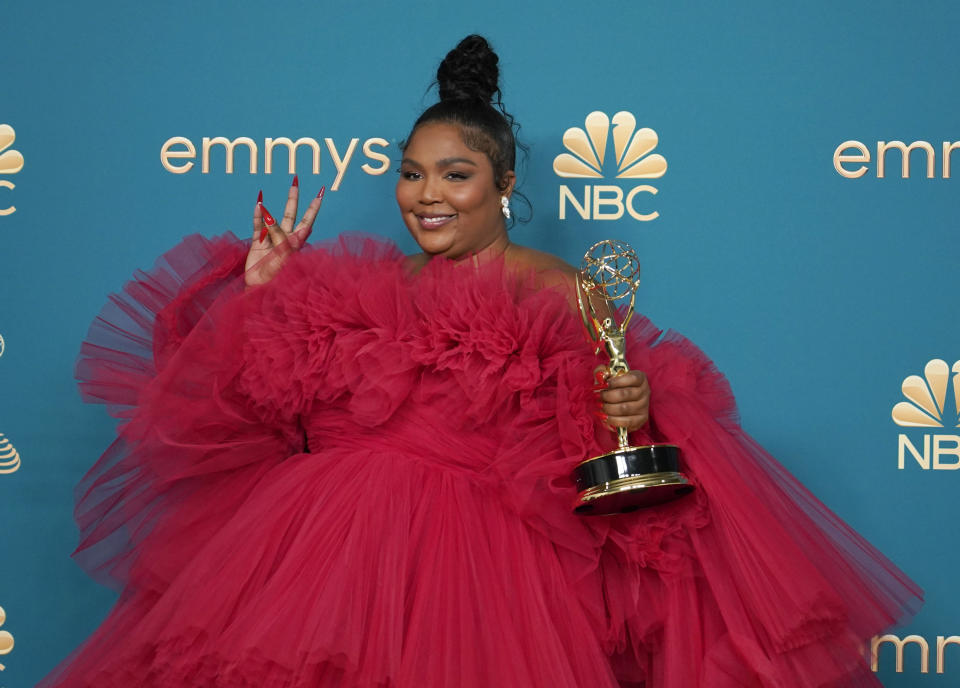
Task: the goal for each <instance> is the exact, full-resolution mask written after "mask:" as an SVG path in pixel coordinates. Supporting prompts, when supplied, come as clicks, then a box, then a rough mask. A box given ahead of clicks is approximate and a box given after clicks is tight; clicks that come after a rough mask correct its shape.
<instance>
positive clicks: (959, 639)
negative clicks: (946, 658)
mask: <svg viewBox="0 0 960 688" xmlns="http://www.w3.org/2000/svg"><path fill="white" fill-rule="evenodd" d="M947 645H960V635H951V636H949V637H947V638H944V637H943V636H942V635H938V636H937V673H938V674H942V673H943V672H944V667H943V651H944V650H945V649H946V647H947Z"/></svg>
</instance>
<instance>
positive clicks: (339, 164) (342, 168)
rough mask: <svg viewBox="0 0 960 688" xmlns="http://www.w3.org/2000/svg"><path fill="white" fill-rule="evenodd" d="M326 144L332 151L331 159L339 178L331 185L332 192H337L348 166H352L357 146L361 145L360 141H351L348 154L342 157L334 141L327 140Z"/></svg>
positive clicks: (354, 139)
mask: <svg viewBox="0 0 960 688" xmlns="http://www.w3.org/2000/svg"><path fill="white" fill-rule="evenodd" d="M323 141H324V143H326V144H327V150H328V151H330V157H331V158H332V159H333V164H334V166H335V167H336V168H337V178H336V179H334V180H333V184H331V185H330V190H331V191H336V190H337V189H339V188H340V182H341V181H342V180H343V175H344V174H346V172H347V166H348V165H350V158H352V157H353V151H354V150H356V148H357V144H358V143H360V139H358V138H352V139H350V145H349V146H348V147H347V154H346V155H344V156H343V158H341V157H340V154H339V153H338V152H337V146H336V144H334V142H333V139H331V138H325V139H324V140H323Z"/></svg>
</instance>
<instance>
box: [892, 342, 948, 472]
mask: <svg viewBox="0 0 960 688" xmlns="http://www.w3.org/2000/svg"><path fill="white" fill-rule="evenodd" d="M900 389H901V391H902V392H903V396H904V397H905V398H906V401H901V402H898V403H897V404H896V405H894V407H893V411H892V413H891V415H892V417H893V422H894V423H896V424H897V425H899V426H901V427H904V428H951V429H953V428H960V360H958V361H956V362H954V364H953V365H952V366H950V365H949V364H948V363H947V362H946V361H944V360H942V359H939V358H935V359H933V360H931V361H929V362H928V363H927V365H926V366H924V368H923V376H920V375H908V376H907V377H906V378H904V380H903V384H902V385H901V387H900ZM950 406H952V407H953V408H952V409H951V408H950ZM912 434H913V437H911V435H909V434H907V433H903V432H902V433H900V435H899V438H898V450H897V456H898V461H897V467H898V468H899V469H900V470H903V469H904V466H905V465H906V463H907V461H906V458H907V455H910V456H912V458H913V459H914V460H915V461H916V462H917V464H918V465H919V466H920V468H922V469H924V470H930V469H931V468H932V469H933V470H957V469H960V435H957V434H953V433H944V432H926V433H923V435H922V436H921V435H918V434H917V433H916V432H914V433H912Z"/></svg>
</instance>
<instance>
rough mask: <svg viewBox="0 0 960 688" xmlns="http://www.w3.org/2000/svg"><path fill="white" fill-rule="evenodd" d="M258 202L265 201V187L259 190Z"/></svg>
mask: <svg viewBox="0 0 960 688" xmlns="http://www.w3.org/2000/svg"><path fill="white" fill-rule="evenodd" d="M257 203H263V189H260V191H258V192H257Z"/></svg>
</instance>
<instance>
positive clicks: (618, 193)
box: [593, 184, 623, 220]
mask: <svg viewBox="0 0 960 688" xmlns="http://www.w3.org/2000/svg"><path fill="white" fill-rule="evenodd" d="M602 193H612V194H613V198H602V197H601V196H600V194H602ZM601 205H605V206H606V205H612V206H614V207H616V208H617V209H616V210H615V211H611V212H606V213H601V212H600V206H601ZM621 217H623V189H621V188H620V187H619V186H611V185H605V184H597V185H596V186H594V187H593V219H594V220H619V219H620V218H621Z"/></svg>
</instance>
